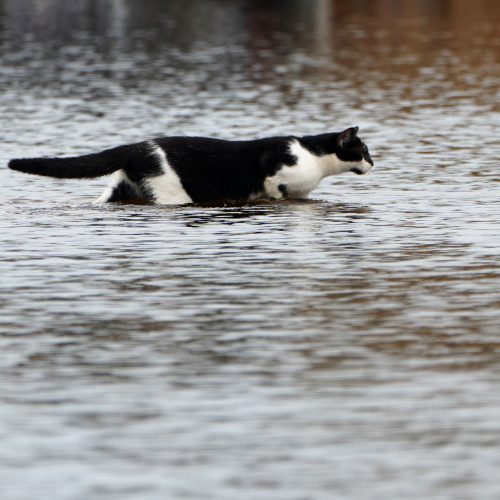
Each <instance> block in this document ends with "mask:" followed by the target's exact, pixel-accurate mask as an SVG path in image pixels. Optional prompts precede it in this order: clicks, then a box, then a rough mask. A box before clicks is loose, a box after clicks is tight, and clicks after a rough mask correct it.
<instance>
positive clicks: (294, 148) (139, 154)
mask: <svg viewBox="0 0 500 500" xmlns="http://www.w3.org/2000/svg"><path fill="white" fill-rule="evenodd" d="M358 129H359V127H351V128H348V129H346V130H344V131H343V132H339V133H328V134H321V135H309V136H303V137H295V136H283V137H270V138H265V139H256V140H248V141H226V140H221V139H210V138H204V137H164V138H160V139H155V140H151V141H145V142H140V143H137V144H130V145H126V146H119V147H116V148H113V149H108V150H105V151H102V152H101V153H96V154H89V155H85V156H79V157H70V158H31V159H15V160H11V161H10V162H9V168H11V169H12V170H18V171H20V172H26V173H30V174H37V175H45V176H51V177H57V178H63V179H77V178H78V179H79V178H92V177H100V176H104V175H109V174H112V178H111V182H110V183H109V185H108V187H107V188H106V189H105V191H104V193H103V194H102V195H101V196H100V197H99V198H98V199H97V200H96V203H106V202H150V203H157V204H165V205H182V204H190V203H212V202H224V201H254V200H258V199H272V200H280V199H283V198H298V199H302V198H307V196H308V195H309V193H310V192H311V191H312V190H313V189H314V188H315V187H316V186H317V185H318V184H319V182H320V181H321V179H323V178H324V177H326V176H329V175H335V174H340V173H343V172H347V171H351V172H354V173H356V174H365V173H366V172H368V171H369V170H371V168H372V167H373V161H372V159H371V157H370V153H369V152H368V148H367V146H366V144H365V143H364V142H363V141H362V140H361V139H360V138H359V137H358Z"/></svg>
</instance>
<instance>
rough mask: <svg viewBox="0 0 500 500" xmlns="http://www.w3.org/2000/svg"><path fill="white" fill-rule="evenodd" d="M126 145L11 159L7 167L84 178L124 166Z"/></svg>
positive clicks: (113, 170) (60, 176) (98, 175)
mask: <svg viewBox="0 0 500 500" xmlns="http://www.w3.org/2000/svg"><path fill="white" fill-rule="evenodd" d="M125 149H126V147H118V148H114V149H108V150H106V151H103V152H102V153H96V154H91V155H85V156H75V157H72V158H23V159H19V160H11V161H10V162H9V168H11V169H12V170H18V171H19V172H25V173H27V174H36V175H46V176H49V177H58V178H59V179H85V178H91V177H101V176H103V175H109V174H112V173H113V172H115V171H116V170H119V169H120V168H122V167H124V166H125V165H124V161H126V159H125V158H124V153H125V151H124V150H125Z"/></svg>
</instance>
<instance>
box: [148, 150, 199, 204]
mask: <svg viewBox="0 0 500 500" xmlns="http://www.w3.org/2000/svg"><path fill="white" fill-rule="evenodd" d="M151 147H152V148H153V154H155V155H156V157H157V158H158V160H159V161H160V165H161V170H162V171H163V173H162V174H161V175H158V176H156V177H151V178H149V179H147V181H146V184H147V186H148V188H149V190H150V191H151V194H152V195H153V197H154V199H155V202H156V203H158V204H160V205H182V204H184V203H192V202H193V200H192V199H191V197H190V196H189V195H188V194H187V193H186V191H185V189H184V188H183V187H182V184H181V181H180V179H179V176H178V175H177V173H176V172H175V170H174V169H173V168H172V167H171V166H170V165H169V163H168V161H167V156H166V155H165V151H163V149H161V148H160V147H159V146H157V145H156V144H154V143H151Z"/></svg>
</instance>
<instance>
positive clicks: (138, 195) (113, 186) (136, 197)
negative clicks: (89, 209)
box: [94, 170, 148, 205]
mask: <svg viewBox="0 0 500 500" xmlns="http://www.w3.org/2000/svg"><path fill="white" fill-rule="evenodd" d="M147 201H148V200H147V198H146V196H145V195H144V193H143V192H142V189H141V188H140V187H139V186H138V185H137V184H135V183H134V182H132V181H131V180H130V179H129V178H128V177H127V175H126V174H125V172H124V171H123V170H118V171H116V172H115V173H114V174H113V175H112V176H111V179H110V182H109V184H108V185H107V187H106V189H105V190H104V192H103V193H102V195H101V196H99V198H97V200H95V202H94V204H96V205H99V204H101V203H120V202H121V203H127V202H128V203H133V202H147Z"/></svg>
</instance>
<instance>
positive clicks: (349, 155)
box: [336, 127, 373, 174]
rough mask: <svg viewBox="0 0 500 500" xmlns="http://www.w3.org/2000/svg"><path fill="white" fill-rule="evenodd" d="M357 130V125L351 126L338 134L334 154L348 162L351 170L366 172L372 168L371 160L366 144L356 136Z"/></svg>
mask: <svg viewBox="0 0 500 500" xmlns="http://www.w3.org/2000/svg"><path fill="white" fill-rule="evenodd" d="M358 130H359V127H351V128H348V129H346V130H344V131H343V132H340V134H338V136H337V150H336V155H337V157H338V158H339V160H342V161H343V162H346V163H348V164H349V167H350V168H349V170H350V171H351V172H354V173H355V174H366V173H367V172H368V171H370V170H371V169H372V168H373V160H372V159H371V156H370V153H369V151H368V147H367V145H366V144H365V143H364V142H363V141H362V140H361V139H360V138H359V137H358ZM351 164H352V167H351V166H350V165H351Z"/></svg>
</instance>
